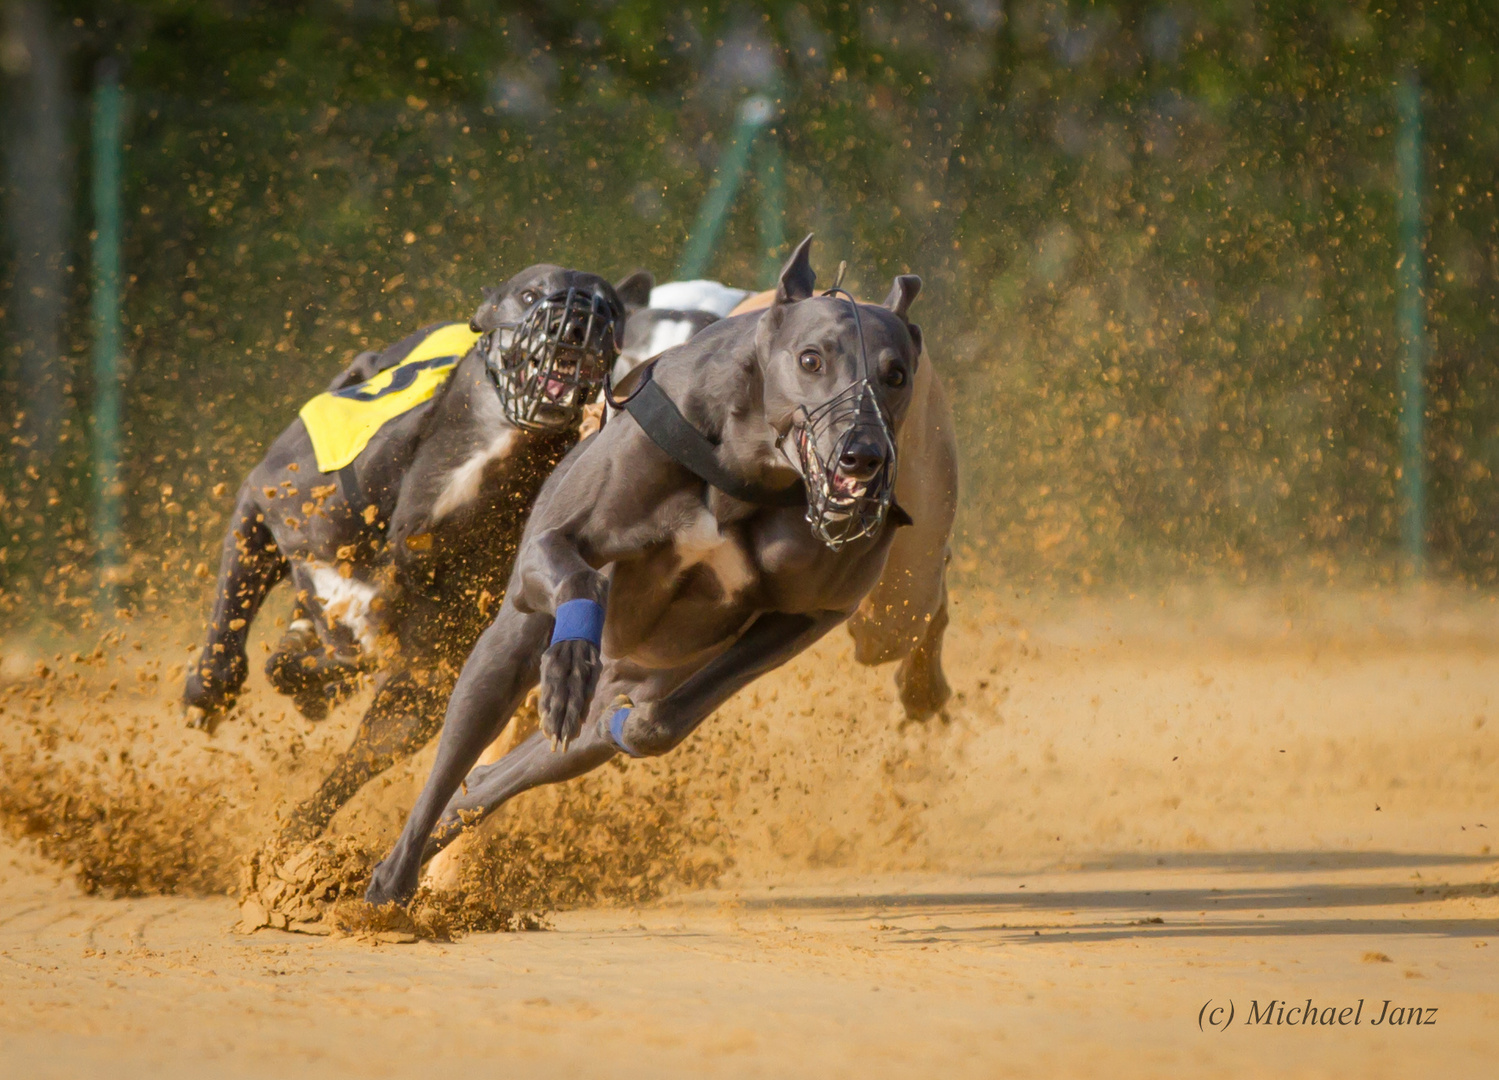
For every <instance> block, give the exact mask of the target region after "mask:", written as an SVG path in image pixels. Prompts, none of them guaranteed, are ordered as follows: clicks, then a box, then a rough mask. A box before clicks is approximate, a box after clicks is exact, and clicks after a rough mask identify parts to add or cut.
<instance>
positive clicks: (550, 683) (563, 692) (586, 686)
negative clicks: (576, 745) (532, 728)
mask: <svg viewBox="0 0 1499 1080" xmlns="http://www.w3.org/2000/svg"><path fill="white" fill-rule="evenodd" d="M602 668H603V662H602V660H601V658H600V655H599V647H598V646H597V645H595V644H594V643H593V642H591V641H584V640H580V639H576V638H574V639H570V640H567V641H559V642H557V643H556V644H555V645H553V646H551V648H549V649H547V651H546V652H545V653H543V654H542V656H541V703H540V708H541V730H542V732H543V733H544V734H545V735H546V736H547V738H549V739H551V740H552V748H553V749H557V748H558V746H559V744H560V747H561V749H563V750H566V749H567V744H568V743H570V742H572V741H573V740H574V739H576V738H577V737H578V733H579V732H580V731H581V730H582V729H583V717H584V716H585V715H587V713H588V703H589V702H590V701H592V700H593V691H594V689H595V688H596V687H597V686H598V684H599V672H600V671H601V670H602Z"/></svg>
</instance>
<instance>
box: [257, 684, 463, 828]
mask: <svg viewBox="0 0 1499 1080" xmlns="http://www.w3.org/2000/svg"><path fill="white" fill-rule="evenodd" d="M449 685H450V683H449V680H448V679H446V678H444V677H442V676H440V675H438V674H436V673H431V672H426V671H404V670H403V671H397V672H395V673H394V674H392V675H391V676H390V678H388V679H386V680H385V682H384V683H382V684H381V685H380V687H379V688H378V689H377V690H376V691H375V699H374V700H373V701H372V702H370V707H369V710H368V711H367V712H366V713H365V714H364V718H363V719H362V720H361V721H360V722H359V729H358V730H357V731H356V732H355V733H354V740H353V742H351V743H350V744H349V748H348V749H347V750H345V751H344V752H343V753H342V754H340V755H339V758H338V760H337V761H336V762H334V765H333V769H332V771H331V772H329V773H328V775H327V776H326V777H325V778H324V779H323V782H322V783H321V784H320V785H318V789H317V791H315V792H313V794H312V795H311V797H309V798H308V799H306V800H305V801H303V802H302V803H301V804H300V805H298V806H297V808H296V809H295V810H293V811H292V812H291V815H290V816H289V817H288V818H287V820H286V824H285V825H283V826H282V828H281V841H282V842H283V843H284V844H288V845H295V844H305V843H307V842H308V841H309V840H315V839H317V837H319V836H321V835H322V833H323V830H324V829H326V828H327V827H328V822H330V821H332V820H333V815H334V814H336V813H338V811H339V810H340V809H341V808H343V806H344V805H345V804H347V803H348V801H349V800H350V799H352V798H353V797H354V796H355V795H357V794H358V793H359V789H360V788H362V787H364V785H365V784H367V783H369V781H370V780H372V779H373V778H374V777H376V776H379V775H380V774H381V773H383V772H384V771H385V770H386V769H389V768H390V767H391V766H392V765H394V764H395V763H396V762H398V761H402V760H404V759H406V758H408V757H410V756H411V755H412V754H414V753H416V752H417V751H418V750H420V749H421V748H422V747H424V746H426V745H427V744H428V743H429V742H431V741H432V736H434V735H436V734H437V731H438V729H439V728H440V727H441V726H442V712H443V705H444V704H445V703H446V701H447V697H448V689H449Z"/></svg>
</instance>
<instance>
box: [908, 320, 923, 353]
mask: <svg viewBox="0 0 1499 1080" xmlns="http://www.w3.org/2000/svg"><path fill="white" fill-rule="evenodd" d="M906 329H907V330H909V331H911V344H912V345H915V346H916V355H917V356H920V355H921V327H919V326H917V325H916V324H915V323H913V322H908V323H906Z"/></svg>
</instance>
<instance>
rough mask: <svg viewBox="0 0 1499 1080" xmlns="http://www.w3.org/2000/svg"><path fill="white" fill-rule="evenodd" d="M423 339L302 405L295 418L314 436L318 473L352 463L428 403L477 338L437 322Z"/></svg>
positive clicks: (459, 326) (460, 326) (464, 326)
mask: <svg viewBox="0 0 1499 1080" xmlns="http://www.w3.org/2000/svg"><path fill="white" fill-rule="evenodd" d="M425 334H426V336H425V337H422V338H420V339H419V340H418V341H417V343H416V345H415V347H413V348H412V349H411V351H410V352H408V353H407V354H406V356H405V358H404V359H402V360H401V361H400V362H399V363H397V364H396V365H395V366H394V367H389V368H386V369H385V370H384V371H382V372H380V373H379V374H378V375H376V376H375V377H374V378H372V379H370V380H368V381H367V382H362V383H359V384H357V385H355V386H346V387H344V388H343V389H342V390H330V391H328V392H327V393H323V394H319V395H318V396H317V397H315V398H313V399H312V400H311V401H309V402H308V403H307V404H306V405H303V406H302V411H301V412H300V413H298V415H299V416H301V418H302V423H303V424H305V425H306V426H307V434H308V435H310V436H311V437H312V449H313V452H314V453H315V454H316V455H317V467H318V471H319V472H324V473H332V472H337V471H338V470H339V469H342V468H343V467H344V466H345V465H349V464H351V463H352V462H353V461H354V459H355V458H357V457H358V456H359V455H360V454H361V453H362V452H363V451H364V448H365V447H366V446H368V445H369V441H370V439H372V438H374V435H375V432H377V431H379V430H380V428H381V427H382V426H383V425H384V424H385V423H386V422H387V421H389V420H394V419H395V418H396V417H398V416H402V415H404V414H405V413H408V412H410V411H411V410H412V409H414V408H416V407H417V406H418V405H420V404H422V402H424V401H429V400H431V398H432V395H433V394H435V393H437V389H438V387H440V386H442V384H443V383H445V382H447V380H448V377H449V376H450V375H452V374H453V368H454V367H455V366H456V365H457V363H458V361H459V360H461V359H463V357H464V355H465V354H467V352H468V351H469V349H471V348H473V346H474V343H475V342H476V341H478V340H479V337H480V334H479V332H478V331H477V330H471V329H469V326H468V324H467V323H440V324H438V325H437V326H434V327H432V328H430V329H428V330H427V331H425Z"/></svg>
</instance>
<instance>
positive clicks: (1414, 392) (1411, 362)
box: [1395, 74, 1427, 577]
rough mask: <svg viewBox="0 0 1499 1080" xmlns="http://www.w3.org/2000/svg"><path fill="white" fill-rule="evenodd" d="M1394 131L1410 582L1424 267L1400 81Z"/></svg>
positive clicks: (1414, 154) (1416, 548)
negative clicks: (1398, 225) (1396, 130)
mask: <svg viewBox="0 0 1499 1080" xmlns="http://www.w3.org/2000/svg"><path fill="white" fill-rule="evenodd" d="M1395 106H1396V111H1397V112H1398V114H1399V121H1400V123H1399V129H1398V132H1397V134H1396V138H1395V177H1396V179H1395V183H1396V186H1397V188H1398V189H1399V193H1398V212H1399V218H1400V257H1399V260H1398V262H1397V264H1396V265H1397V268H1398V272H1399V275H1400V277H1399V296H1398V302H1397V307H1396V313H1397V314H1396V317H1397V321H1398V323H1399V328H1400V346H1401V353H1400V481H1401V482H1400V502H1401V514H1400V539H1401V545H1402V547H1403V548H1404V550H1405V560H1406V565H1407V568H1408V570H1409V572H1410V574H1411V575H1412V576H1413V577H1420V576H1421V575H1422V574H1424V573H1425V571H1426V463H1425V459H1424V451H1423V442H1424V440H1423V438H1422V434H1423V428H1424V427H1425V419H1426V381H1425V375H1426V350H1427V345H1426V297H1425V294H1424V284H1425V283H1424V278H1425V274H1424V270H1425V265H1426V257H1425V252H1424V251H1423V244H1422V236H1421V231H1422V229H1421V202H1422V199H1421V184H1422V179H1421V154H1422V145H1421V86H1420V83H1419V82H1418V81H1417V80H1416V77H1415V76H1414V75H1410V74H1408V75H1406V76H1404V77H1403V78H1402V79H1401V80H1400V82H1399V84H1398V85H1397V86H1396V89H1395Z"/></svg>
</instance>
